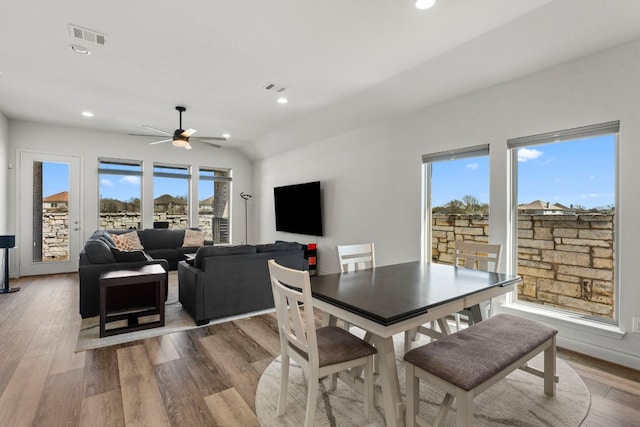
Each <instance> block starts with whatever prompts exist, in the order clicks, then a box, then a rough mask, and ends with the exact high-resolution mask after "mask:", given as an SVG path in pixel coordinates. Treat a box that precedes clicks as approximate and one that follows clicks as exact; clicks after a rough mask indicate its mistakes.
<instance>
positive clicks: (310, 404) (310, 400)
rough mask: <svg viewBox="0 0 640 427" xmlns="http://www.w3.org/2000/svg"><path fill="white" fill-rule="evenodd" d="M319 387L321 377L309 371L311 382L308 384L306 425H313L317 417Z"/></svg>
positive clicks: (306, 426) (311, 426)
mask: <svg viewBox="0 0 640 427" xmlns="http://www.w3.org/2000/svg"><path fill="white" fill-rule="evenodd" d="M312 369H313V368H312ZM319 387H320V378H319V377H318V375H317V374H314V373H309V384H307V413H306V414H305V417H304V426H305V427H313V422H314V420H315V418H316V405H317V403H318V388H319Z"/></svg>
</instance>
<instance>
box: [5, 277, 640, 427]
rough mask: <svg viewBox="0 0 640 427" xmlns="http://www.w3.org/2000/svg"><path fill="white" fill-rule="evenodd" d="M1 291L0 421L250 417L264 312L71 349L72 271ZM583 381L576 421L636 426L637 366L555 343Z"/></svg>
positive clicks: (168, 421) (264, 356)
mask: <svg viewBox="0 0 640 427" xmlns="http://www.w3.org/2000/svg"><path fill="white" fill-rule="evenodd" d="M11 286H12V287H16V286H19V287H21V288H22V289H21V290H20V291H19V292H17V293H13V294H5V295H0V426H92V427H98V426H100V427H102V426H125V425H126V426H138V425H147V426H154V427H155V426H163V425H172V426H181V427H182V426H243V427H245V426H257V425H259V423H258V421H257V419H256V416H255V412H254V411H255V403H254V400H255V391H256V387H257V383H258V380H259V378H260V374H261V373H262V372H263V370H264V369H265V368H266V367H267V366H268V365H269V363H271V361H272V360H273V358H274V357H275V356H276V354H277V353H278V335H277V328H276V324H275V319H274V317H273V316H271V315H263V316H258V317H256V318H252V319H245V320H239V321H234V322H228V323H224V324H219V325H215V326H209V327H204V328H198V329H193V330H190V331H186V332H178V333H174V334H171V335H165V336H162V337H157V338H150V339H146V340H142V341H136V342H132V343H128V344H122V345H117V346H112V347H107V348H103V349H97V350H90V351H86V352H81V353H74V348H75V344H76V338H77V336H78V330H79V328H80V316H79V314H78V309H77V307H78V278H77V274H67V275H64V274H63V275H54V276H38V277H27V278H22V279H19V280H12V281H11ZM559 356H560V357H561V358H563V359H565V360H566V361H567V362H568V363H569V364H570V365H571V366H572V367H573V368H574V369H575V370H576V371H577V372H578V373H579V374H580V376H581V377H582V379H583V380H584V382H585V383H586V384H587V386H588V387H589V390H590V391H591V398H592V403H591V410H590V411H589V416H588V418H587V420H586V421H585V423H584V424H583V425H585V426H606V427H611V426H640V372H638V371H633V370H631V369H627V368H623V367H620V366H616V365H612V364H609V363H606V362H602V361H599V360H596V359H592V358H589V357H584V356H581V355H579V354H576V353H572V352H569V351H564V350H561V351H560V352H559Z"/></svg>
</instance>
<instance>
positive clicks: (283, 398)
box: [278, 354, 289, 416]
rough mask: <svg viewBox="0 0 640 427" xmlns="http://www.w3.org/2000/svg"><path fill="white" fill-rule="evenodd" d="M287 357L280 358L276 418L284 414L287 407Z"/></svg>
mask: <svg viewBox="0 0 640 427" xmlns="http://www.w3.org/2000/svg"><path fill="white" fill-rule="evenodd" d="M288 386H289V356H287V355H286V354H284V355H282V356H281V357H280V396H279V397H278V416H281V415H283V414H284V409H285V407H286V406H287V393H289V390H288V388H289V387H288Z"/></svg>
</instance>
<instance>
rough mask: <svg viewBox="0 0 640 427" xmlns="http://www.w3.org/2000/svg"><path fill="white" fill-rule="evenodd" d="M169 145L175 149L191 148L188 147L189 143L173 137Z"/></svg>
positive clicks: (184, 139)
mask: <svg viewBox="0 0 640 427" xmlns="http://www.w3.org/2000/svg"><path fill="white" fill-rule="evenodd" d="M171 143H172V144H173V145H174V146H176V147H181V148H187V147H189V148H191V146H190V145H189V141H188V140H187V139H186V138H183V137H174V138H173V140H172V141H171Z"/></svg>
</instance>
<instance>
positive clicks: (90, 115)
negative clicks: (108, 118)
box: [82, 111, 93, 117]
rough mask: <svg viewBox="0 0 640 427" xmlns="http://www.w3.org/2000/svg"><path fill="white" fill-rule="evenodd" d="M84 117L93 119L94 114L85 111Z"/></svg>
mask: <svg viewBox="0 0 640 427" xmlns="http://www.w3.org/2000/svg"><path fill="white" fill-rule="evenodd" d="M82 115H83V116H85V117H93V113H92V112H91V111H83V112H82Z"/></svg>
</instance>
